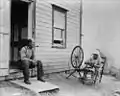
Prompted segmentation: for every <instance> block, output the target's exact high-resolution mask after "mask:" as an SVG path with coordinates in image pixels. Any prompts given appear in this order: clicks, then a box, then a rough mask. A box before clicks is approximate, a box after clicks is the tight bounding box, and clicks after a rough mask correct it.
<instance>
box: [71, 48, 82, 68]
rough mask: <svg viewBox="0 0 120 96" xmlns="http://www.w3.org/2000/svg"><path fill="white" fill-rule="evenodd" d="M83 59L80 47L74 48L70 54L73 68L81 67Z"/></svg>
mask: <svg viewBox="0 0 120 96" xmlns="http://www.w3.org/2000/svg"><path fill="white" fill-rule="evenodd" d="M83 59H84V53H83V49H82V48H81V47H80V46H76V47H75V48H74V49H73V51H72V54H71V64H72V66H73V67H74V68H79V67H80V66H81V65H82V62H83Z"/></svg>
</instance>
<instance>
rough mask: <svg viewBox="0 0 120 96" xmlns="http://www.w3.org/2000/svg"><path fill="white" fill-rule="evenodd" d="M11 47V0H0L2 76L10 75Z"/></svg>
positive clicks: (0, 64)
mask: <svg viewBox="0 0 120 96" xmlns="http://www.w3.org/2000/svg"><path fill="white" fill-rule="evenodd" d="M9 49H10V0H0V76H5V75H8V69H9V56H10V54H9Z"/></svg>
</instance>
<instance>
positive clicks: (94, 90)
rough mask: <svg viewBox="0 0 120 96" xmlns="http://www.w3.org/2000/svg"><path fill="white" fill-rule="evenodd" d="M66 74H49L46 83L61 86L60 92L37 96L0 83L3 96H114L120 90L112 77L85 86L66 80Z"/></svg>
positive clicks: (119, 86) (8, 83)
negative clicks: (99, 82) (96, 83)
mask: <svg viewBox="0 0 120 96" xmlns="http://www.w3.org/2000/svg"><path fill="white" fill-rule="evenodd" d="M65 77H66V74H65V73H63V72H62V73H59V74H58V73H57V74H49V75H46V76H45V79H46V81H48V82H50V83H52V84H55V85H57V86H59V88H60V90H59V92H58V91H52V92H43V93H38V94H35V93H34V92H32V91H31V90H28V89H25V88H22V87H20V86H17V85H14V84H12V83H10V82H8V81H7V82H6V81H3V82H0V93H1V96H113V92H114V91H115V90H116V89H120V81H117V80H116V79H115V78H113V77H111V76H105V75H104V76H103V79H102V82H101V84H98V85H95V86H90V85H83V84H82V83H81V82H80V81H79V80H77V79H75V78H74V77H71V78H70V79H66V78H65Z"/></svg>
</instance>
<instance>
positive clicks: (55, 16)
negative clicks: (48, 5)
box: [52, 5, 67, 48]
mask: <svg viewBox="0 0 120 96" xmlns="http://www.w3.org/2000/svg"><path fill="white" fill-rule="evenodd" d="M52 7H53V11H52V12H53V13H52V47H55V48H65V47H66V21H67V20H66V19H67V18H66V17H67V10H65V9H63V8H60V7H57V6H55V5H53V6H52Z"/></svg>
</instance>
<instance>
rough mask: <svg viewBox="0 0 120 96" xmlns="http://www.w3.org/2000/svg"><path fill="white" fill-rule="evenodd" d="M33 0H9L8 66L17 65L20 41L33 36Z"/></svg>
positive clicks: (15, 66)
mask: <svg viewBox="0 0 120 96" xmlns="http://www.w3.org/2000/svg"><path fill="white" fill-rule="evenodd" d="M33 3H34V2H33V1H30V0H29V1H28V0H12V1H11V40H10V52H11V53H10V68H11V69H16V68H17V67H18V65H17V63H16V62H17V61H18V60H19V59H20V58H19V50H20V46H21V45H20V44H21V43H20V42H21V40H23V39H27V38H33V20H34V18H33V9H34V7H33V5H34V4H33Z"/></svg>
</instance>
